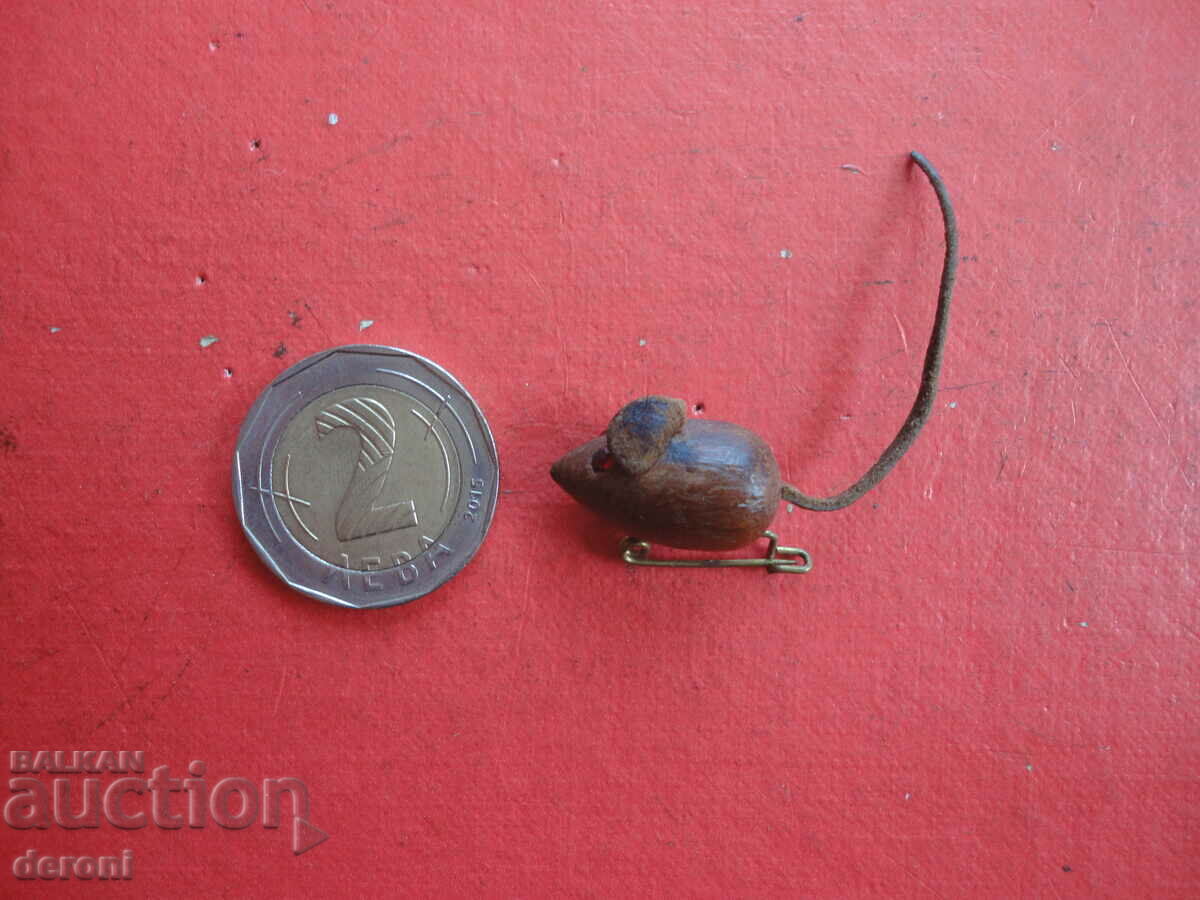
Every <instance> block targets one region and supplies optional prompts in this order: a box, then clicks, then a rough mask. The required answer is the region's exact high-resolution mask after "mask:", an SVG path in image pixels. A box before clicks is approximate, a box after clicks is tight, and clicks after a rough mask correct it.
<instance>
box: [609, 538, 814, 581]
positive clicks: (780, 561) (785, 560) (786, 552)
mask: <svg viewBox="0 0 1200 900" xmlns="http://www.w3.org/2000/svg"><path fill="white" fill-rule="evenodd" d="M763 537H765V538H766V539H767V555H766V556H764V557H761V558H758V559H650V558H649V556H650V542H649V541H641V540H638V539H637V538H634V537H627V538H625V540H623V541H621V558H622V559H624V560H625V562H627V563H629V565H631V566H659V567H662V568H674V569H725V568H745V567H747V566H766V567H767V573H768V574H771V575H774V574H777V573H781V572H782V573H789V574H795V575H803V574H804V573H805V572H807V571H809V570H810V569H811V568H812V557H810V556H809V555H808V551H807V550H801V549H800V548H799V547H780V546H779V537H778V536H777V535H776V534H775V532H773V531H764V532H763ZM797 559H799V560H803V562H794V560H797Z"/></svg>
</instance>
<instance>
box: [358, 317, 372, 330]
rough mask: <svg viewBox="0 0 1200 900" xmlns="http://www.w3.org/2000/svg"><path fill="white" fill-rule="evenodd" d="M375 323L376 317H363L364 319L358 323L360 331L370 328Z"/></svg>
mask: <svg viewBox="0 0 1200 900" xmlns="http://www.w3.org/2000/svg"><path fill="white" fill-rule="evenodd" d="M374 324H375V320H374V319H362V320H361V321H360V322H359V323H358V330H359V331H366V330H367V329H368V328H370V327H371V326H372V325H374Z"/></svg>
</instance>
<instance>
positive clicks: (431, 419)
mask: <svg viewBox="0 0 1200 900" xmlns="http://www.w3.org/2000/svg"><path fill="white" fill-rule="evenodd" d="M498 487H499V467H498V464H497V458H496V445H495V442H494V441H493V439H492V433H491V430H490V429H489V428H488V424H487V421H486V420H485V419H484V417H483V413H482V412H481V411H480V409H479V407H478V405H477V404H476V403H475V401H474V400H473V399H471V396H470V395H469V394H468V393H467V392H466V390H465V389H464V388H463V387H462V385H460V384H459V383H458V382H457V381H456V380H455V379H454V377H453V376H451V375H450V374H449V373H448V372H446V370H444V369H442V368H441V367H440V366H438V365H436V364H435V363H433V362H430V361H429V360H427V359H424V358H422V357H420V356H417V355H416V354H414V353H408V352H406V351H404V350H397V349H394V348H390V347H375V346H366V345H355V346H347V347H338V348H336V349H333V350H329V351H326V352H324V353H319V354H317V355H316V356H311V357H309V358H308V359H305V360H303V361H302V362H299V363H297V364H296V365H294V366H292V367H291V368H290V369H288V370H287V371H286V372H284V373H283V374H282V375H280V376H279V377H278V378H277V379H275V381H273V382H272V383H271V384H270V386H268V387H267V389H266V390H265V391H263V393H262V394H261V395H260V396H259V398H258V400H257V401H256V402H255V404H254V406H253V408H252V409H251V410H250V414H249V415H248V416H247V417H246V421H245V423H244V424H243V425H242V430H241V433H240V434H239V436H238V443H237V451H236V453H235V454H234V463H233V498H234V504H235V505H236V507H237V512H238V518H239V519H240V520H241V522H242V527H243V528H244V529H245V531H246V536H247V537H248V538H249V539H250V543H251V544H253V545H254V548H255V550H257V551H258V554H259V556H261V557H262V559H263V561H264V562H265V563H266V564H267V565H268V566H269V567H270V568H271V570H272V571H273V572H275V574H276V575H278V576H279V577H280V578H282V579H283V580H284V581H285V582H287V584H289V585H290V586H291V587H293V588H295V589H296V590H298V591H301V592H303V593H305V594H308V595H309V596H312V597H315V598H317V599H318V600H322V601H325V602H326V603H334V604H337V605H339V606H352V607H356V608H360V609H363V608H368V607H378V606H391V605H393V604H397V603H407V602H409V601H410V600H415V599H417V598H418V597H421V596H423V595H425V594H427V593H429V592H430V591H432V590H434V589H436V588H438V587H440V586H441V585H443V584H445V583H446V582H447V581H448V580H449V579H450V578H452V577H453V576H454V575H455V574H457V573H458V571H459V570H460V569H462V567H463V566H465V565H466V564H467V562H468V561H469V560H470V559H471V557H472V556H473V555H474V553H475V551H476V550H478V549H479V545H480V544H481V543H482V542H483V538H484V536H485V535H486V534H487V530H488V526H489V525H490V524H491V520H492V514H493V512H494V511H495V508H496V496H497V493H498Z"/></svg>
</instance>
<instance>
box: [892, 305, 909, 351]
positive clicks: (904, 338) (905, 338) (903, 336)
mask: <svg viewBox="0 0 1200 900" xmlns="http://www.w3.org/2000/svg"><path fill="white" fill-rule="evenodd" d="M892 318H893V319H895V320H896V328H898V329H899V330H900V343H902V344H903V345H904V355H905V356H907V355H908V335H906V334H905V333H904V326H903V325H901V324H900V317H899V316H898V315H896V313H895V312H893V313H892Z"/></svg>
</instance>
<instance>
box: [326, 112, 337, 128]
mask: <svg viewBox="0 0 1200 900" xmlns="http://www.w3.org/2000/svg"><path fill="white" fill-rule="evenodd" d="M325 121H326V122H328V123H329V124H330V125H336V124H337V123H338V114H337V113H330V114H329V115H328V116H326V117H325Z"/></svg>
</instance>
